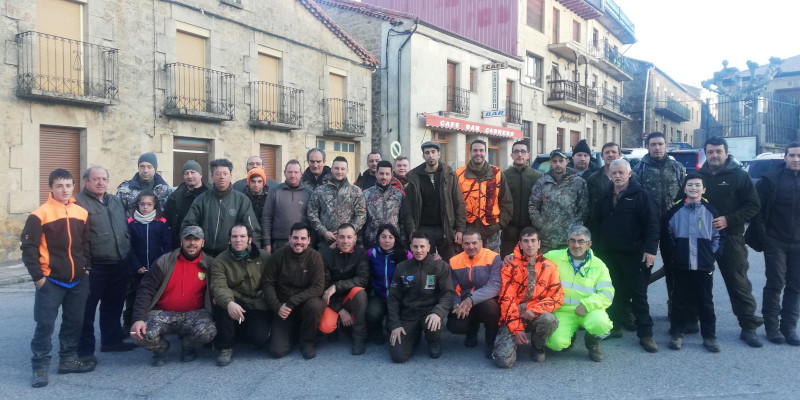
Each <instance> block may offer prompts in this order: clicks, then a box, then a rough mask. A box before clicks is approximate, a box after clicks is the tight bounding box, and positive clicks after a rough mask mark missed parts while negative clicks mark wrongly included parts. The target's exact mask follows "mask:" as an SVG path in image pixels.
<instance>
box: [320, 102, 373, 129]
mask: <svg viewBox="0 0 800 400" xmlns="http://www.w3.org/2000/svg"><path fill="white" fill-rule="evenodd" d="M322 106H323V110H324V113H325V126H324V127H323V132H324V133H326V134H329V135H337V136H364V134H365V132H366V127H367V109H366V107H364V104H363V103H356V102H355V101H347V100H343V99H332V98H329V99H322Z"/></svg>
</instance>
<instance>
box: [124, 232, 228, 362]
mask: <svg viewBox="0 0 800 400" xmlns="http://www.w3.org/2000/svg"><path fill="white" fill-rule="evenodd" d="M202 248H203V230H202V229H200V227H199V226H193V225H190V226H187V227H186V228H184V229H183V231H182V232H181V248H180V249H176V250H173V251H172V252H170V253H167V254H164V255H163V256H161V257H159V258H158V259H157V260H156V262H155V263H153V266H152V267H151V268H150V271H148V272H147V273H146V274H145V275H144V278H142V283H140V284H139V289H138V291H137V292H136V303H135V304H134V307H133V320H134V321H136V322H134V323H133V325H132V326H131V338H133V340H134V342H136V344H138V345H139V346H142V347H144V348H145V349H147V350H150V351H152V352H153V366H155V367H161V366H164V365H165V364H166V363H167V350H169V342H168V341H167V340H166V339H165V338H164V335H166V334H170V333H177V334H178V335H179V336H180V337H181V345H182V347H181V361H183V362H189V361H193V360H194V359H195V358H197V348H198V347H200V346H202V345H204V344H206V343H208V342H210V341H211V340H212V339H214V336H216V334H217V328H216V326H215V325H214V321H213V320H212V319H211V311H210V310H211V300H210V296H209V295H208V290H207V287H206V286H207V282H208V280H207V279H206V271H208V267H209V265H210V264H211V262H212V261H214V259H213V258H211V257H210V256H207V255H205V254H203V252H202V251H201V249H202Z"/></svg>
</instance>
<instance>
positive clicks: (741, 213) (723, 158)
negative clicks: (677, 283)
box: [698, 136, 764, 347]
mask: <svg viewBox="0 0 800 400" xmlns="http://www.w3.org/2000/svg"><path fill="white" fill-rule="evenodd" d="M703 149H704V150H705V152H706V162H705V164H703V167H702V168H700V171H698V172H700V175H702V176H703V178H704V180H705V182H706V195H705V198H706V199H708V202H709V203H711V205H713V206H714V208H716V209H717V212H718V213H719V215H720V216H719V217H717V218H714V220H713V221H712V225H713V226H714V228H715V229H717V230H718V231H721V230H723V229H725V234H724V235H723V237H722V255H721V256H720V257H719V259H718V260H717V264H718V265H719V272H720V274H722V278H723V280H724V281H725V286H726V287H727V289H728V297H730V299H731V308H732V309H733V314H734V315H736V317H737V318H738V319H739V326H740V327H741V328H742V332H741V334H740V335H739V338H740V339H742V340H744V341H745V343H747V344H748V345H749V346H751V347H761V346H762V345H763V344H762V343H761V340H759V339H758V335H757V334H756V329H757V328H758V327H759V326H761V324H763V323H764V319H763V318H761V317H758V316H756V315H755V313H756V299H755V298H754V297H753V286H752V284H751V283H750V279H749V278H748V277H747V270H748V269H749V268H750V264H749V263H748V262H747V248H746V247H745V243H744V224H745V222H748V221H750V219H751V218H753V217H755V216H756V214H758V210H759V209H760V207H761V202H760V201H759V199H758V193H756V189H755V186H753V181H752V180H751V179H750V175H748V174H747V172H744V170H743V169H742V166H741V165H740V164H739V163H738V162H737V161H736V160H734V158H733V156H730V155H729V154H728V142H727V141H726V140H725V139H723V138H721V137H719V136H715V137H711V138H708V140H706V143H705V145H704V146H703Z"/></svg>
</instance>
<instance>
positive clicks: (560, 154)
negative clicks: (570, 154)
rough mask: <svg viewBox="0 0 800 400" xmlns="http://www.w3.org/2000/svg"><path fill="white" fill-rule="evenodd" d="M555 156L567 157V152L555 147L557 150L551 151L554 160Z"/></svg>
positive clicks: (551, 157)
mask: <svg viewBox="0 0 800 400" xmlns="http://www.w3.org/2000/svg"><path fill="white" fill-rule="evenodd" d="M555 156H561V157H564V158H567V153H565V152H564V150H561V149H555V150H553V151H551V152H550V159H551V160H552V159H553V157H555Z"/></svg>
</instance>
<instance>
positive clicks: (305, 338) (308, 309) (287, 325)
mask: <svg viewBox="0 0 800 400" xmlns="http://www.w3.org/2000/svg"><path fill="white" fill-rule="evenodd" d="M323 311H325V303H324V302H323V301H322V298H320V297H315V298H311V299H308V300H306V301H305V303H302V304H300V305H298V306H297V307H295V308H293V309H292V313H291V314H289V317H287V318H286V319H283V318H281V317H280V316H278V314H277V313H274V315H273V316H272V317H273V318H272V333H271V334H270V340H269V353H270V354H271V355H272V356H273V357H275V358H281V357H283V356H285V355H287V354H289V351H291V350H292V344H293V342H294V339H295V338H297V340H298V341H299V342H300V344H301V345H313V344H314V339H315V338H316V337H317V327H318V326H319V320H320V318H322V312H323Z"/></svg>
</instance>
